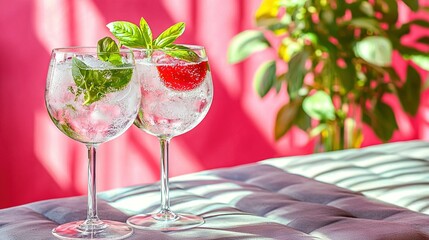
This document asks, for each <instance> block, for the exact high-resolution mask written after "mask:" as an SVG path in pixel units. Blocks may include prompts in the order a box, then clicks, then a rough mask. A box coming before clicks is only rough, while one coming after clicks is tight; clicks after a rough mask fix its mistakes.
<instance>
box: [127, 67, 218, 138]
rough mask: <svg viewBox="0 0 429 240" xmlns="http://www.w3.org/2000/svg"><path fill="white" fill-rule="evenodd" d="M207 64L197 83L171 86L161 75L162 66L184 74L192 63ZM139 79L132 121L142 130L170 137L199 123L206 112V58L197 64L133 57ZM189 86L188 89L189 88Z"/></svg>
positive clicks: (209, 96)
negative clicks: (138, 105)
mask: <svg viewBox="0 0 429 240" xmlns="http://www.w3.org/2000/svg"><path fill="white" fill-rule="evenodd" d="M197 64H199V65H201V66H202V67H201V68H204V66H203V65H206V66H207V67H206V69H204V71H205V72H204V73H203V74H204V75H205V76H204V78H203V79H202V81H201V82H200V83H198V85H197V86H190V87H185V88H186V89H179V87H172V86H169V85H168V84H166V83H165V80H164V79H161V77H160V70H159V69H161V71H162V68H163V67H164V68H166V69H168V68H171V69H172V70H177V69H182V71H183V72H184V73H185V74H186V72H187V73H188V74H189V75H192V73H190V72H189V71H192V69H195V67H196V66H195V65H197ZM136 66H137V71H138V72H139V76H140V78H141V88H142V101H141V110H140V113H139V114H138V116H137V120H136V122H135V124H136V126H137V127H139V128H140V129H142V130H143V131H145V132H147V133H149V134H152V135H155V136H157V137H173V136H177V135H180V134H183V133H185V132H187V131H189V130H191V129H192V128H194V127H195V126H196V125H198V124H199V123H200V122H201V121H202V120H203V118H204V116H205V115H206V114H207V112H208V110H209V108H210V104H211V100H212V98H213V91H212V89H213V87H212V79H211V74H210V72H209V68H208V62H207V60H201V61H200V62H198V63H194V62H183V61H179V60H176V61H175V62H172V63H162V64H159V63H154V62H152V61H149V60H148V59H140V60H136ZM188 88H191V89H188Z"/></svg>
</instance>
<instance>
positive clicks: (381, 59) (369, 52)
mask: <svg viewBox="0 0 429 240" xmlns="http://www.w3.org/2000/svg"><path fill="white" fill-rule="evenodd" d="M354 51H355V54H356V55H357V56H359V57H361V58H363V59H364V60H365V61H367V62H369V63H372V64H374V65H377V66H382V67H386V66H390V65H391V64H392V43H391V42H390V41H389V39H387V38H385V37H381V36H370V37H366V38H364V39H362V40H361V41H359V42H357V43H356V46H355V48H354Z"/></svg>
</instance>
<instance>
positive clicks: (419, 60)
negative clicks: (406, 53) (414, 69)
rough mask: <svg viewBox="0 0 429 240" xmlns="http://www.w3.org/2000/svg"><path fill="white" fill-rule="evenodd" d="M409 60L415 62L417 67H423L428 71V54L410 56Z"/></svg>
mask: <svg viewBox="0 0 429 240" xmlns="http://www.w3.org/2000/svg"><path fill="white" fill-rule="evenodd" d="M410 58H411V60H412V61H413V62H414V63H415V64H417V65H418V66H419V67H421V68H423V69H424V70H426V71H429V56H422V55H419V56H411V57H410Z"/></svg>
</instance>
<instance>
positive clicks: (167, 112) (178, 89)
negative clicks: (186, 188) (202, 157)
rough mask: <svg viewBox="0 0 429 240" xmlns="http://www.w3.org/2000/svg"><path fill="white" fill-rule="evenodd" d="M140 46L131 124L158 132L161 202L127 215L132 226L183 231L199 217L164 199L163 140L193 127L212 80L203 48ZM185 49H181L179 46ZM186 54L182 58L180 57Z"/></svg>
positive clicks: (208, 100) (204, 108) (210, 95)
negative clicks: (138, 96)
mask: <svg viewBox="0 0 429 240" xmlns="http://www.w3.org/2000/svg"><path fill="white" fill-rule="evenodd" d="M176 48H177V49H163V50H154V49H148V50H144V49H143V50H142V49H140V52H139V53H136V66H137V70H138V71H139V76H140V80H141V89H142V101H141V109H140V112H139V115H138V117H137V120H136V122H135V125H136V126H137V127H139V128H140V129H142V130H143V131H145V132H147V133H149V134H151V135H154V136H156V137H158V139H159V142H160V145H161V207H160V210H159V211H158V212H156V213H151V214H142V215H136V216H133V217H131V218H129V219H128V220H127V223H128V224H130V225H131V226H133V227H135V228H140V229H154V230H161V231H173V230H183V229H188V228H192V227H196V226H199V225H201V224H203V223H204V219H203V218H202V217H200V216H195V215H192V214H183V213H175V212H173V211H172V210H171V209H170V198H169V185H168V184H169V178H168V163H169V151H168V148H169V143H170V140H171V139H172V138H173V137H175V136H177V135H180V134H183V133H185V132H188V131H189V130H191V129H193V128H194V127H195V126H197V125H198V124H199V123H200V122H201V121H202V120H203V118H204V117H205V116H206V114H207V112H208V110H209V108H210V105H211V102H212V99H213V84H212V78H211V74H210V68H209V64H208V59H207V55H206V52H205V49H204V47H201V46H190V45H187V46H185V47H183V46H182V47H180V46H179V47H177V46H176ZM184 49H187V50H184ZM183 58H186V59H187V60H181V59H183Z"/></svg>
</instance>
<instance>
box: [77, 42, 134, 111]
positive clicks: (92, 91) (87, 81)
mask: <svg viewBox="0 0 429 240" xmlns="http://www.w3.org/2000/svg"><path fill="white" fill-rule="evenodd" d="M97 55H98V58H99V59H100V60H102V61H105V62H109V63H110V64H112V65H113V67H112V68H111V69H104V68H92V67H90V66H88V65H87V64H85V63H84V62H83V61H81V60H79V59H78V58H76V57H73V59H72V76H73V80H74V82H75V83H76V86H77V89H73V88H70V91H71V92H72V93H73V94H74V95H75V96H76V98H77V97H79V95H81V94H82V93H83V99H84V102H83V105H87V106H88V105H91V104H92V103H94V102H96V101H98V100H100V99H102V98H103V97H104V96H106V94H108V93H111V92H116V91H120V90H122V89H123V88H125V86H127V85H128V83H129V82H130V81H131V77H132V74H133V69H132V65H130V64H126V63H123V62H122V57H121V55H120V53H119V47H118V45H117V44H116V42H115V41H114V40H113V39H111V38H109V37H105V38H103V39H101V40H99V41H98V44H97Z"/></svg>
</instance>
